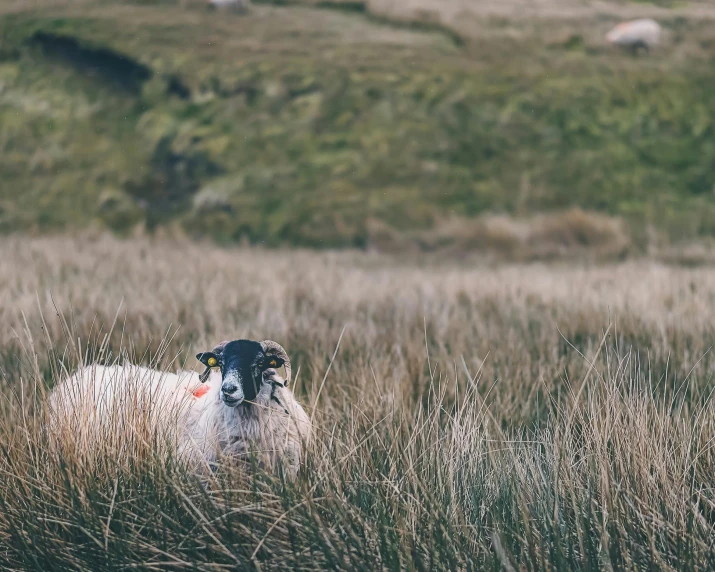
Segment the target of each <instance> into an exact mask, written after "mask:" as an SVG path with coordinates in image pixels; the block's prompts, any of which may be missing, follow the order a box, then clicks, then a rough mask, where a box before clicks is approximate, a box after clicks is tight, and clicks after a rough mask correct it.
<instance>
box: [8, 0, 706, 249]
mask: <svg viewBox="0 0 715 572" xmlns="http://www.w3.org/2000/svg"><path fill="white" fill-rule="evenodd" d="M12 12H13V13H11V14H6V15H5V16H4V17H3V19H2V20H1V25H2V36H0V38H1V40H0V41H1V42H2V44H1V45H0V86H1V88H0V124H1V125H2V130H1V131H0V150H2V152H1V153H0V174H2V177H0V229H4V230H11V229H16V228H19V227H31V228H38V229H40V230H45V229H51V228H65V227H70V228H71V227H78V226H84V225H86V224H88V222H89V221H92V220H102V221H103V222H104V223H105V224H108V225H109V226H111V227H113V228H116V229H118V230H126V229H128V228H130V227H131V226H132V225H133V224H135V223H136V222H139V221H144V222H146V223H147V224H148V225H149V226H156V225H164V224H167V223H174V222H178V223H179V224H182V225H183V226H184V227H185V228H187V229H189V230H190V231H191V232H192V233H196V234H209V235H211V236H213V237H215V238H217V239H219V240H236V239H239V238H241V237H243V236H247V237H249V238H250V239H252V240H255V241H265V242H267V243H269V244H276V243H279V242H284V241H291V242H294V243H298V244H304V245H316V246H330V245H362V244H365V242H366V241H367V240H368V236H369V232H370V230H369V224H368V221H370V220H371V219H378V220H381V221H383V222H384V223H386V224H387V225H389V226H391V227H393V228H394V229H397V230H398V231H401V230H409V229H414V228H424V227H425V226H429V225H432V224H434V223H435V221H436V220H438V219H440V218H444V217H447V216H453V215H458V216H466V217H472V216H475V215H478V214H481V213H483V212H491V211H502V212H507V213H515V214H524V213H528V212H533V211H540V210H552V209H560V208H563V207H564V206H569V205H579V206H581V207H584V208H586V209H592V210H598V211H602V212H605V213H609V214H615V215H621V216H624V217H626V218H628V219H629V220H630V221H631V222H632V223H633V228H634V229H635V231H636V234H638V233H640V231H642V230H643V229H644V228H645V227H646V223H654V224H655V225H656V226H658V227H659V228H661V229H662V230H663V231H664V232H665V233H666V234H668V235H669V236H670V237H672V238H693V237H697V236H702V235H709V236H712V235H715V200H714V196H713V184H714V182H715V143H713V141H714V140H715V137H714V136H715V125H713V117H715V99H713V98H712V95H711V94H712V93H713V92H715V80H713V76H712V73H711V69H712V63H713V46H715V41H714V40H713V36H712V33H711V32H709V31H708V24H707V23H697V22H695V21H689V20H687V19H683V18H679V19H675V20H672V21H670V22H666V24H667V25H668V28H669V32H670V34H669V42H668V46H667V47H666V48H664V49H663V51H662V52H661V54H660V56H661V57H651V58H638V59H635V58H631V57H629V56H626V55H622V54H613V53H609V52H608V51H607V50H605V49H604V48H603V47H602V46H601V45H600V34H601V31H602V30H601V29H604V30H605V29H607V28H608V26H609V25H610V22H609V21H608V19H607V18H606V19H605V20H604V19H599V18H598V17H597V15H595V16H594V18H593V21H592V22H579V23H576V22H566V23H564V21H561V20H560V21H558V22H556V21H549V20H540V21H536V22H521V23H519V22H512V21H509V20H504V19H500V20H494V21H491V23H490V25H488V26H486V27H485V28H484V34H483V35H481V36H480V35H479V34H475V37H474V38H472V39H470V40H468V41H467V42H466V44H465V45H462V46H460V45H456V44H455V43H454V42H453V40H452V38H451V37H450V36H449V35H447V34H442V33H439V32H434V31H433V32H425V31H411V30H407V29H404V28H398V29H395V28H391V27H389V26H387V25H386V24H384V23H380V22H377V21H375V20H372V19H370V18H366V17H365V16H363V15H360V14H356V13H352V12H350V11H334V10H315V9H311V8H301V7H271V6H265V5H260V6H256V7H254V9H253V11H252V12H251V14H250V15H248V16H238V15H232V14H217V13H210V12H206V11H204V10H203V9H200V8H199V7H197V6H195V5H191V4H189V5H187V6H184V7H180V6H177V5H175V4H174V3H173V2H165V3H156V2H152V3H149V2H145V3H141V2H137V3H134V4H128V3H121V2H120V3H117V2H115V3H108V2H101V3H99V2H86V3H80V4H74V5H73V4H69V5H66V6H62V5H56V6H54V7H51V8H46V9H39V8H34V9H32V8H28V9H27V10H21V9H20V10H18V9H17V7H15V9H14V10H12ZM38 30H39V31H43V32H45V33H53V34H59V35H63V36H71V37H73V38H76V39H77V40H78V41H79V42H80V44H82V45H83V46H89V47H93V48H97V47H108V48H110V49H112V50H115V51H117V52H119V53H121V54H125V55H127V56H128V57H130V58H132V59H134V60H136V61H138V62H141V63H142V64H143V65H146V66H148V67H149V68H150V69H151V70H152V72H153V76H152V78H151V79H150V80H149V81H147V82H145V83H144V84H143V86H142V87H141V88H140V89H139V90H138V91H136V92H131V91H128V90H124V89H121V86H118V85H116V84H112V83H111V82H110V81H108V80H107V78H106V77H104V76H102V75H101V74H97V73H94V74H90V73H87V70H86V69H79V68H78V67H77V65H76V62H75V63H74V64H70V63H68V61H67V60H66V59H65V60H62V59H59V58H57V57H48V55H47V53H43V52H42V50H41V49H40V48H39V47H37V46H36V45H33V44H31V43H30V42H28V39H30V38H31V37H32V36H33V34H35V33H36V32H37V31H38ZM172 78H173V83H174V85H177V84H180V85H181V86H182V87H183V88H186V89H188V90H189V92H190V94H189V95H188V98H186V95H187V93H186V92H185V90H184V94H183V95H184V98H182V97H180V96H178V95H171V94H170V93H168V90H167V88H168V86H169V85H170V84H171V83H172ZM180 91H181V90H179V92H180ZM175 92H176V90H175ZM640 234H643V233H640Z"/></svg>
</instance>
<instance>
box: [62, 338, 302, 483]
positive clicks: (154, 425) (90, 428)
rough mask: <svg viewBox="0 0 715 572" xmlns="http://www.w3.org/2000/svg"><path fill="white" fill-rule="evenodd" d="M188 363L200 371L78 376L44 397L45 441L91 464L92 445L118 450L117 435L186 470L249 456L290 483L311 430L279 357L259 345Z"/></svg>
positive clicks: (232, 345) (280, 352) (270, 345)
mask: <svg viewBox="0 0 715 572" xmlns="http://www.w3.org/2000/svg"><path fill="white" fill-rule="evenodd" d="M197 357H198V358H199V359H200V361H202V363H204V365H206V370H205V371H204V373H203V374H201V375H199V374H197V373H196V372H186V371H183V372H180V373H178V374H172V373H167V372H161V371H157V370H153V369H148V368H143V367H138V366H134V365H124V366H119V365H117V366H98V365H93V366H89V367H85V368H82V369H80V370H79V371H77V372H75V373H74V374H73V375H72V376H70V377H69V378H68V379H66V380H65V381H64V382H62V383H61V384H59V385H58V386H57V387H56V388H55V389H54V390H53V392H52V394H51V396H50V429H51V430H50V435H51V437H52V439H53V442H54V443H56V444H58V445H60V446H61V447H62V446H66V444H68V443H70V444H71V446H72V447H73V450H74V451H82V452H85V453H87V454H89V455H90V456H91V451H92V450H93V448H96V446H97V443H102V444H103V445H106V444H107V442H114V443H117V446H121V445H120V443H121V441H122V434H123V432H124V433H125V434H126V431H131V433H132V434H136V433H137V432H139V433H141V434H142V435H145V436H146V437H147V438H148V437H151V436H153V437H154V438H155V439H153V441H152V442H157V443H159V444H161V443H165V444H166V445H167V447H169V449H170V450H173V451H176V452H178V454H179V457H180V458H182V459H183V460H185V461H187V462H189V463H190V464H191V465H192V467H193V468H195V469H201V467H211V466H212V464H213V463H214V462H215V461H216V460H217V459H219V458H220V457H221V456H231V457H239V458H247V457H249V456H250V455H255V456H256V459H257V460H258V461H259V462H260V463H261V464H262V465H264V466H265V467H266V468H268V469H271V470H273V469H275V468H277V466H278V465H279V464H281V465H282V466H283V467H284V468H285V469H286V472H287V474H288V475H289V476H290V477H295V476H296V475H297V473H298V469H299V466H300V460H301V456H302V452H303V445H304V443H307V442H308V440H309V439H310V436H311V424H310V419H309V418H308V416H307V415H306V413H305V411H304V410H303V408H302V407H301V406H300V404H299V403H298V402H297V401H296V400H295V398H294V396H293V393H292V391H291V390H290V389H289V388H288V385H289V383H290V376H291V368H290V360H289V358H288V355H287V354H286V352H285V350H284V349H283V348H282V347H281V346H280V345H279V344H277V343H276V342H272V341H269V340H266V341H264V342H260V343H259V342H253V341H250V340H236V341H232V342H224V343H222V344H219V345H218V346H216V348H214V349H213V350H212V351H211V352H202V353H201V354H199V355H198V356H197ZM281 366H285V369H286V378H285V380H284V379H283V378H281V377H280V376H279V375H278V373H277V369H278V368H279V367H281ZM156 437H159V439H156Z"/></svg>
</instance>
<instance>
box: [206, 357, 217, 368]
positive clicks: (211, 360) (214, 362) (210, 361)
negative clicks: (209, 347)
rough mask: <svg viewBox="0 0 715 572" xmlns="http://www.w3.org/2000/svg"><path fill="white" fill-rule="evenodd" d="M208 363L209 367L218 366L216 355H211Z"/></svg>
mask: <svg viewBox="0 0 715 572" xmlns="http://www.w3.org/2000/svg"><path fill="white" fill-rule="evenodd" d="M206 363H208V364H209V367H216V366H217V365H218V360H217V359H216V358H215V357H210V358H209V359H208V360H207V361H206Z"/></svg>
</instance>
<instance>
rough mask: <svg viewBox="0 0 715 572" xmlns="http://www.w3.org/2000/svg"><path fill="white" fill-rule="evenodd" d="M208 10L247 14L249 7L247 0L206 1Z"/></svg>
mask: <svg viewBox="0 0 715 572" xmlns="http://www.w3.org/2000/svg"><path fill="white" fill-rule="evenodd" d="M207 3H208V5H209V7H210V8H217V9H223V10H235V11H237V12H241V13H243V12H247V11H248V7H249V6H250V4H251V3H250V1H249V0H207Z"/></svg>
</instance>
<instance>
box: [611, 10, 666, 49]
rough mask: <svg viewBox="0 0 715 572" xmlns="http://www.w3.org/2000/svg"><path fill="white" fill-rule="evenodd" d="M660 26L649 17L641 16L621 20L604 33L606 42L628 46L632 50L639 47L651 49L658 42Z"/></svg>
mask: <svg viewBox="0 0 715 572" xmlns="http://www.w3.org/2000/svg"><path fill="white" fill-rule="evenodd" d="M660 36H661V27H660V24H658V22H656V21H655V20H651V19H650V18H641V19H639V20H631V21H629V22H622V23H620V24H618V25H617V26H616V27H615V28H613V29H612V30H611V31H610V32H608V34H607V35H606V40H607V41H608V43H610V44H612V45H615V46H621V47H624V48H630V49H631V50H633V51H634V52H637V51H638V50H639V49H641V48H642V49H645V50H646V51H649V50H651V49H652V48H654V47H655V46H657V45H658V44H659V43H660Z"/></svg>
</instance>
